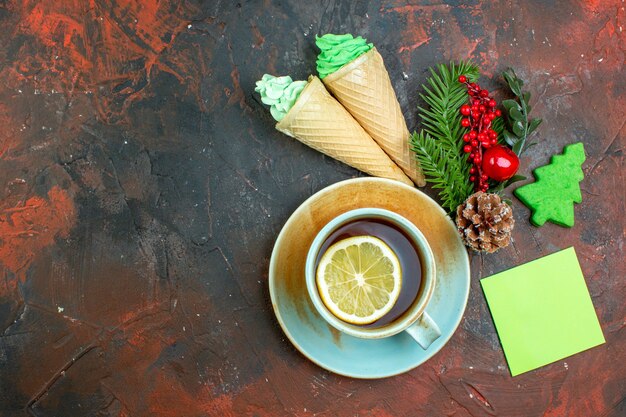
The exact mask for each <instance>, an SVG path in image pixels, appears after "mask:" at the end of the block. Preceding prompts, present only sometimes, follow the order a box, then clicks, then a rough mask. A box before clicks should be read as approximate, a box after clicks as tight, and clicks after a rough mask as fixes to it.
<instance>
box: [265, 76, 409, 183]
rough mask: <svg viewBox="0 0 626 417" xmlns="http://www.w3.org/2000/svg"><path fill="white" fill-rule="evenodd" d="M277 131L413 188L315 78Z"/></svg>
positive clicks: (277, 126) (312, 77)
mask: <svg viewBox="0 0 626 417" xmlns="http://www.w3.org/2000/svg"><path fill="white" fill-rule="evenodd" d="M276 129H277V130H279V131H280V132H282V133H284V134H286V135H288V136H291V137H293V138H296V139H297V140H299V141H300V142H302V143H304V144H305V145H307V146H310V147H311V148H313V149H315V150H317V151H319V152H322V153H323V154H325V155H328V156H330V157H331V158H334V159H337V160H339V161H341V162H343V163H345V164H348V165H350V166H351V167H354V168H356V169H358V170H360V171H363V172H366V173H368V174H370V175H373V176H376V177H383V178H389V179H393V180H397V181H400V182H403V183H405V184H408V185H413V182H412V181H411V180H410V179H409V177H407V176H406V175H405V174H404V172H403V171H402V170H401V169H400V168H399V167H398V166H397V165H396V164H395V163H394V162H393V161H392V160H391V159H390V157H389V156H388V155H387V154H386V153H385V152H384V151H383V150H382V149H381V148H380V146H378V144H377V143H376V142H375V141H374V139H372V137H371V136H370V135H369V134H368V133H367V132H366V131H365V130H364V129H363V127H362V126H361V125H360V124H359V123H358V122H357V121H356V120H355V119H354V117H352V115H351V114H350V113H349V112H348V111H347V110H346V109H345V108H344V107H343V106H342V105H341V104H340V103H339V102H338V101H337V100H336V99H335V98H334V97H333V96H331V95H330V94H329V93H328V91H327V90H326V88H325V87H324V84H322V82H321V81H320V80H319V78H317V77H315V76H310V77H309V82H308V84H307V85H306V87H304V89H303V90H302V93H300V96H299V97H298V99H297V100H296V102H295V104H294V105H293V107H292V108H291V110H289V112H288V113H287V114H286V115H285V117H284V118H283V119H282V120H281V121H280V122H279V123H278V124H276ZM407 143H408V142H407Z"/></svg>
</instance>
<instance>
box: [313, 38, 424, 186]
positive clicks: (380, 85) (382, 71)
mask: <svg viewBox="0 0 626 417" xmlns="http://www.w3.org/2000/svg"><path fill="white" fill-rule="evenodd" d="M323 82H324V85H325V86H326V87H327V88H328V90H329V91H330V92H331V93H332V94H333V95H334V96H335V97H336V98H337V100H339V102H340V103H341V104H342V105H343V106H344V107H345V108H346V109H347V110H348V111H349V112H350V113H351V114H352V116H354V118H355V119H356V120H357V121H358V122H359V124H361V126H363V128H364V129H365V130H366V131H367V133H369V134H370V136H371V137H372V138H373V139H374V140H375V141H376V143H378V145H380V147H381V148H382V149H383V150H384V151H385V152H386V153H387V154H388V155H389V156H390V157H391V159H392V160H393V161H395V162H396V163H397V164H398V166H399V167H400V168H402V170H403V171H404V172H405V173H406V175H407V176H408V177H409V178H411V180H413V181H414V182H415V184H417V185H418V186H424V185H425V184H426V183H425V181H424V174H423V173H422V171H421V169H420V168H419V166H418V164H417V161H416V159H415V155H414V154H413V152H412V151H411V149H410V147H409V136H410V134H409V130H408V129H407V126H406V121H405V120H404V116H403V115H402V110H401V109H400V103H398V99H397V98H396V93H395V91H394V89H393V87H392V85H391V80H390V79H389V73H388V72H387V69H386V68H385V63H384V62H383V58H382V56H381V55H380V54H379V53H378V51H377V50H376V48H372V49H370V50H369V51H368V52H366V53H364V54H363V55H361V56H359V57H358V58H356V59H354V60H353V61H352V62H350V63H348V64H346V65H344V66H343V67H341V68H340V69H339V70H337V71H335V72H334V73H332V74H329V75H328V76H326V77H325V78H324V79H323Z"/></svg>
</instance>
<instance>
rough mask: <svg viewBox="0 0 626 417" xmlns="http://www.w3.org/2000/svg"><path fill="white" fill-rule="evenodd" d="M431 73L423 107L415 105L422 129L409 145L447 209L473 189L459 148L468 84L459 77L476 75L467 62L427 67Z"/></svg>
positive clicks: (463, 199)
mask: <svg viewBox="0 0 626 417" xmlns="http://www.w3.org/2000/svg"><path fill="white" fill-rule="evenodd" d="M430 72H431V76H430V77H429V78H428V80H427V83H426V85H422V87H423V89H424V93H422V94H420V97H421V98H422V99H423V100H424V102H425V103H426V105H427V106H426V107H418V110H419V112H418V113H419V116H420V119H421V124H422V130H421V131H420V132H419V133H416V134H414V135H413V137H412V138H411V145H412V147H413V150H414V151H415V153H416V157H417V159H418V161H419V163H420V165H421V167H422V170H423V171H424V174H425V176H426V181H427V182H429V183H431V184H433V188H434V189H437V190H439V198H440V199H441V204H442V206H444V207H445V208H446V209H447V210H448V211H449V212H450V213H453V212H454V211H455V210H456V207H457V206H458V205H459V204H461V203H462V202H463V201H465V199H466V198H467V197H468V196H469V195H470V194H471V193H472V190H473V184H472V183H471V182H470V181H469V169H470V164H469V163H467V161H466V160H465V155H464V154H463V152H462V148H463V145H464V144H465V143H464V142H463V134H464V133H465V132H466V129H465V128H463V127H461V114H460V113H459V109H460V107H461V106H462V105H463V104H465V103H467V101H468V94H467V88H466V87H465V86H464V85H463V84H461V83H460V82H459V81H458V79H459V76H460V75H465V76H466V77H467V79H468V80H470V82H474V81H476V80H477V79H478V76H479V71H478V67H477V66H476V65H474V64H472V63H470V62H462V61H461V62H459V63H458V64H455V63H453V62H451V63H450V64H449V65H443V64H440V65H437V67H436V70H435V68H431V69H430Z"/></svg>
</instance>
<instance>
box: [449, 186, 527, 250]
mask: <svg viewBox="0 0 626 417" xmlns="http://www.w3.org/2000/svg"><path fill="white" fill-rule="evenodd" d="M514 225H515V219H513V209H511V206H509V205H508V204H506V203H505V202H503V201H502V199H501V198H500V196H499V195H497V194H490V193H483V192H482V191H479V192H477V193H474V194H472V195H470V196H469V197H468V198H467V200H465V202H464V203H463V204H461V205H460V206H458V207H457V208H456V226H457V228H458V229H459V232H460V233H461V236H462V237H463V241H464V242H465V244H466V245H467V246H469V247H470V248H472V249H473V250H475V251H477V252H487V253H493V252H495V251H497V250H498V249H500V248H504V247H506V246H508V245H509V243H511V232H512V231H513V226H514Z"/></svg>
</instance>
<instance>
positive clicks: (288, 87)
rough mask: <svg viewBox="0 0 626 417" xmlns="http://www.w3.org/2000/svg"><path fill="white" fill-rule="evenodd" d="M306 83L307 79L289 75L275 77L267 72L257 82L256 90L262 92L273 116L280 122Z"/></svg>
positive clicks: (263, 100)
mask: <svg viewBox="0 0 626 417" xmlns="http://www.w3.org/2000/svg"><path fill="white" fill-rule="evenodd" d="M306 84H307V82H306V81H293V80H292V79H291V77H290V76H288V75H286V76H284V77H275V76H273V75H270V74H265V75H263V78H261V79H260V80H259V81H257V82H256V88H255V89H254V91H256V92H257V93H259V94H261V101H262V102H263V103H264V104H267V105H268V106H270V113H271V114H272V117H273V118H274V119H276V121H277V122H280V121H281V120H282V119H283V117H285V115H286V114H287V112H289V110H291V108H292V107H293V104H294V103H295V102H296V100H297V99H298V97H299V96H300V93H301V92H302V90H303V89H304V87H305V86H306Z"/></svg>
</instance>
